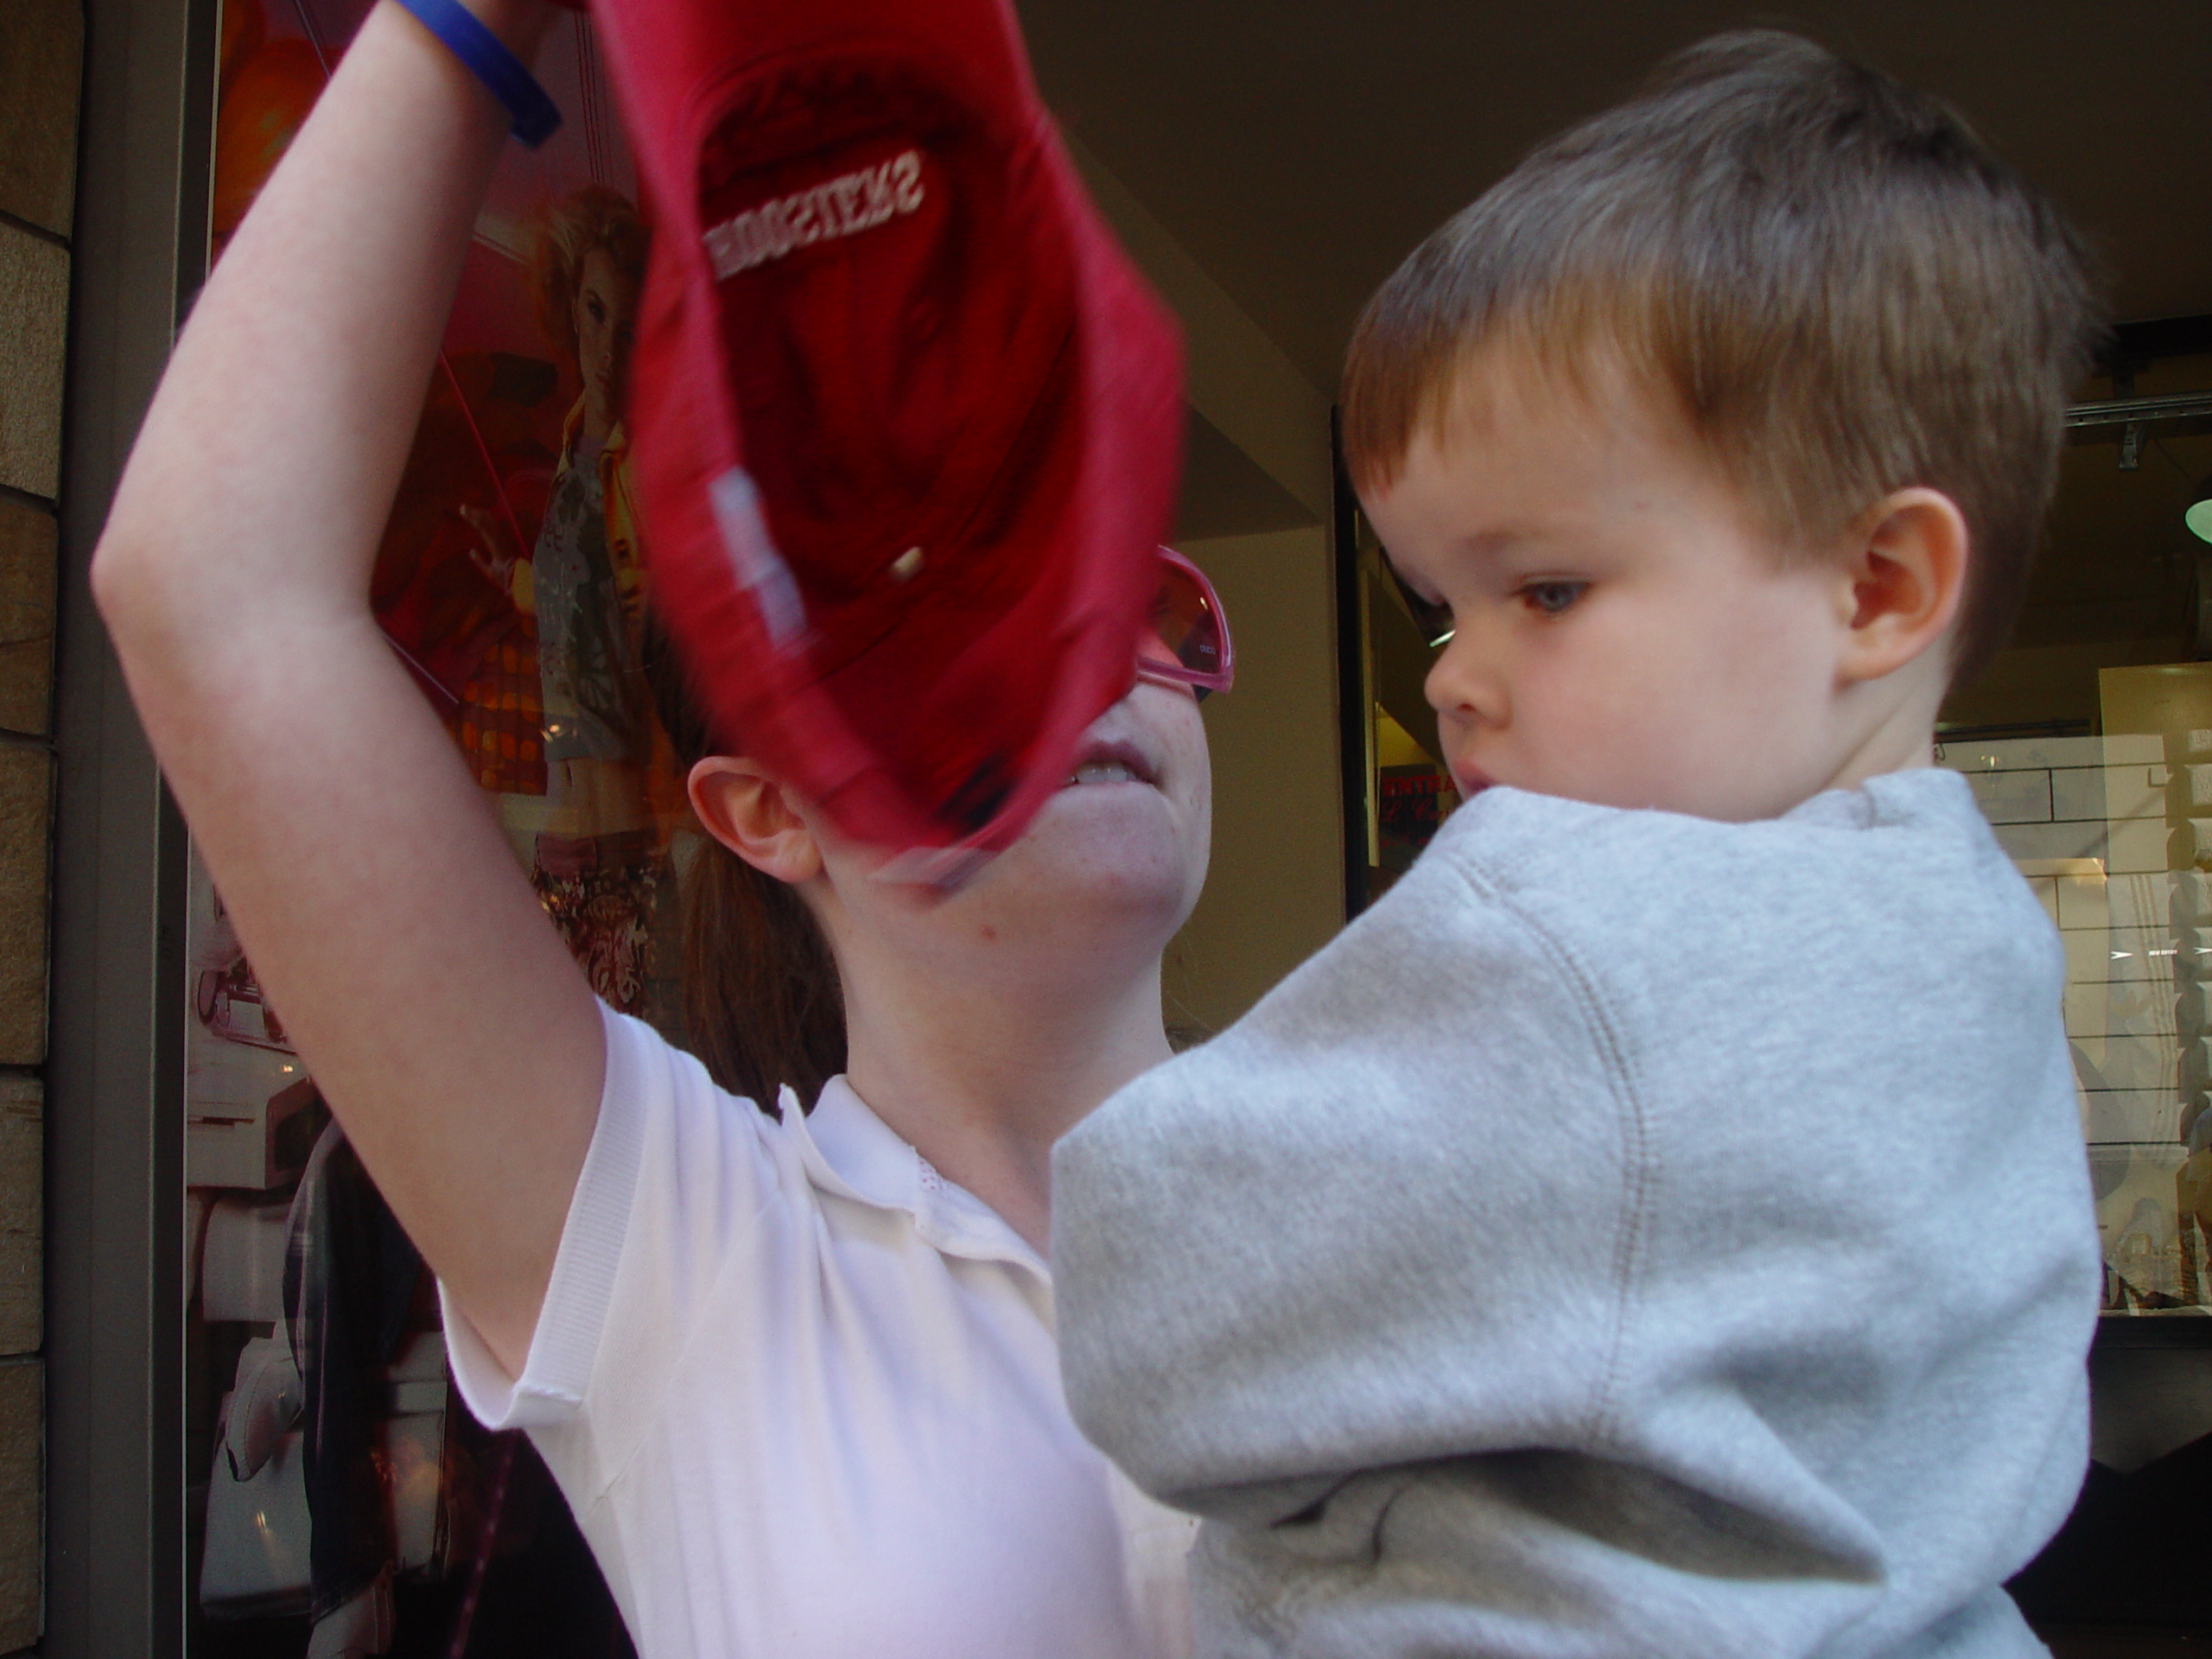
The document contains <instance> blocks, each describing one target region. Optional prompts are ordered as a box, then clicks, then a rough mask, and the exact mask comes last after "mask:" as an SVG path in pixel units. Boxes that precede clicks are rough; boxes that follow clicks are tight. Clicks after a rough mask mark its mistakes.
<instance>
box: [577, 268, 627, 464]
mask: <svg viewBox="0 0 2212 1659" xmlns="http://www.w3.org/2000/svg"><path fill="white" fill-rule="evenodd" d="M637 315H638V285H637V283H635V282H633V281H632V280H631V279H630V278H629V277H626V276H625V275H624V274H623V273H622V272H621V271H620V270H618V269H616V267H615V264H614V262H613V260H612V259H609V258H608V257H607V251H606V250H605V249H603V248H594V249H593V250H592V251H590V252H589V253H588V254H586V255H585V256H584V259H583V265H582V269H581V270H578V271H577V273H576V299H575V326H576V372H577V373H579V374H580V375H582V377H583V383H584V385H583V391H584V399H585V404H586V408H587V410H588V413H589V415H590V416H591V423H592V424H593V425H594V427H596V428H598V429H600V430H601V432H602V433H603V432H604V431H605V430H606V429H607V428H608V427H611V426H612V425H613V423H614V422H615V421H616V419H617V418H619V417H620V414H621V410H622V394H623V391H624V388H625V386H626V384H627V382H628V379H629V373H630V346H631V342H632V339H633V338H634V337H635V334H636V332H637Z"/></svg>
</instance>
